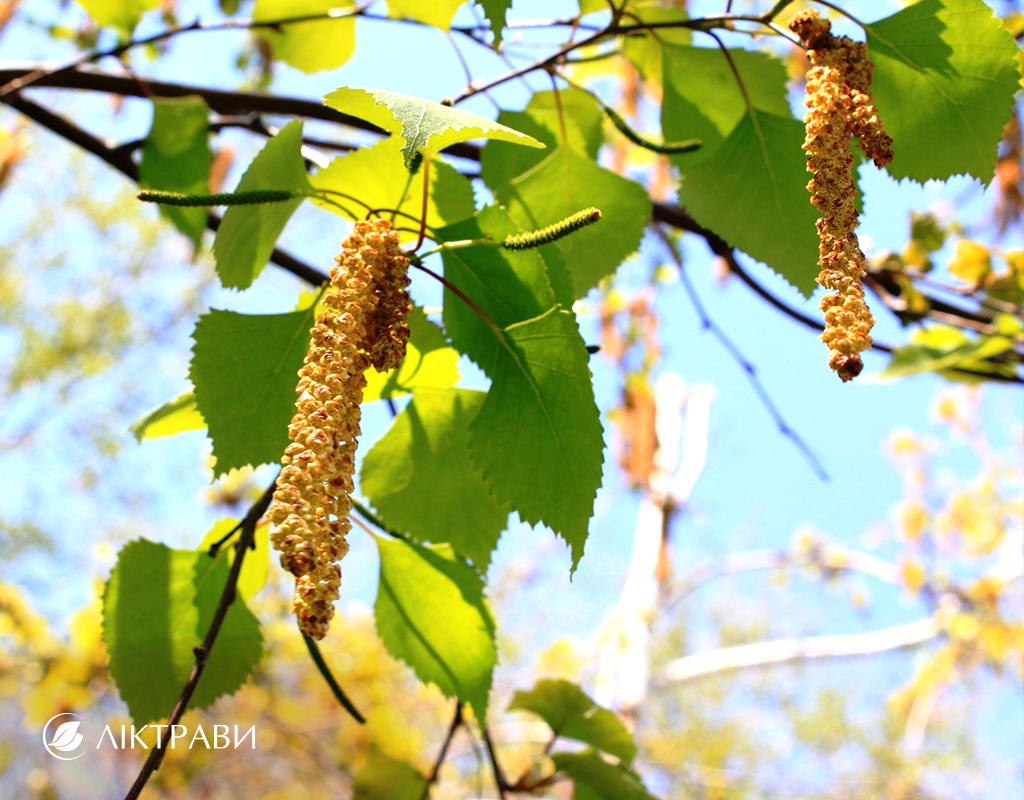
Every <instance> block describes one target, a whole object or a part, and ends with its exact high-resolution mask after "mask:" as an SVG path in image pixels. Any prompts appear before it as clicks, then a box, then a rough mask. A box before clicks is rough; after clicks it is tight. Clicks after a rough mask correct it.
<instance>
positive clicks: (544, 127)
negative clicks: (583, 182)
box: [480, 89, 604, 196]
mask: <svg viewBox="0 0 1024 800" xmlns="http://www.w3.org/2000/svg"><path fill="white" fill-rule="evenodd" d="M558 101H559V102H561V104H562V116H561V117H559V114H558V103H557V102H556V101H555V93H554V92H550V91H548V92H537V93H536V94H535V95H534V96H533V97H531V98H530V102H529V104H528V105H527V106H526V108H524V109H523V110H522V111H502V112H500V113H499V114H498V122H500V123H501V124H502V125H508V126H509V127H511V128H515V129H516V130H518V131H522V132H523V133H528V134H529V135H530V136H533V137H534V138H535V139H537V140H538V141H539V142H542V143H543V144H544V146H545V147H547V148H549V149H554V148H556V147H557V146H558V145H559V143H560V142H561V140H562V131H563V123H564V126H565V127H564V130H565V143H566V145H567V146H568V147H569V148H571V149H572V150H575V151H576V152H577V153H580V154H582V155H586V157H587V158H589V159H591V160H592V161H593V160H596V159H597V151H598V150H599V149H600V147H601V143H602V142H603V141H604V112H603V111H601V109H600V108H599V107H598V105H597V103H596V102H595V101H594V98H593V96H591V95H590V94H589V93H588V92H584V91H582V90H581V89H563V90H561V91H560V92H559V94H558ZM547 155H548V153H546V152H543V151H538V150H528V149H526V148H523V147H515V146H514V145H511V144H508V143H506V142H501V141H492V142H488V143H487V145H486V146H485V147H484V149H483V151H482V153H481V158H480V175H481V177H482V178H483V179H484V183H486V184H487V186H488V188H489V189H490V190H491V191H492V192H494V193H495V195H496V196H505V195H507V194H508V187H507V184H508V183H509V182H511V181H512V179H513V178H516V177H518V176H520V175H522V174H523V173H524V172H526V171H527V170H528V169H531V168H532V167H534V166H536V165H537V164H539V163H540V162H541V161H543V160H544V158H545V157H546V156H547Z"/></svg>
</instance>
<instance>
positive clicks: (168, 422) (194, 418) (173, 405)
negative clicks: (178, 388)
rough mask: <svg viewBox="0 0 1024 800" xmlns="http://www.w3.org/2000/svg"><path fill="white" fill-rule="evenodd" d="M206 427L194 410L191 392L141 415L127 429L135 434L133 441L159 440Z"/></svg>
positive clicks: (194, 403)
mask: <svg viewBox="0 0 1024 800" xmlns="http://www.w3.org/2000/svg"><path fill="white" fill-rule="evenodd" d="M205 427H206V420H204V419H203V415H202V414H200V413H199V409H198V408H196V397H195V394H193V393H192V391H191V390H189V391H187V392H182V393H181V394H179V395H178V396H177V397H172V398H171V399H170V400H168V401H167V402H166V403H164V404H163V405H160V406H157V407H156V408H154V409H153V410H152V411H149V412H147V413H146V414H143V415H142V416H141V417H139V418H138V419H137V420H135V422H133V423H132V426H131V427H130V428H129V429H128V430H129V431H131V432H132V433H133V434H135V441H137V442H139V443H140V444H141V443H142V440H143V439H159V438H160V437H161V436H174V435H175V434H176V433H183V432H184V431H197V430H202V429H203V428H205Z"/></svg>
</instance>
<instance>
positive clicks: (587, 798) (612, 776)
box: [551, 750, 654, 800]
mask: <svg viewBox="0 0 1024 800" xmlns="http://www.w3.org/2000/svg"><path fill="white" fill-rule="evenodd" d="M551 760H552V761H554V762H555V769H556V770H558V771H559V772H562V773H564V774H565V775H567V776H568V777H569V778H571V779H572V782H573V794H572V796H573V800H654V798H653V797H652V796H651V795H650V794H648V792H647V790H646V789H645V788H644V784H643V781H641V780H640V777H639V776H638V775H637V774H636V773H635V772H633V771H632V770H630V769H627V768H626V767H623V766H621V765H616V764H609V763H608V762H607V761H605V760H604V759H603V758H601V756H600V755H599V754H598V753H597V751H596V750H586V751H584V752H582V753H552V754H551Z"/></svg>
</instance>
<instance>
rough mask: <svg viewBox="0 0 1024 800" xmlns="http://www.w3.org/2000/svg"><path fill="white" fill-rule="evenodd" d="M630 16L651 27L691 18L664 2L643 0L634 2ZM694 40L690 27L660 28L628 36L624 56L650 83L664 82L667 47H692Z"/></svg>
mask: <svg viewBox="0 0 1024 800" xmlns="http://www.w3.org/2000/svg"><path fill="white" fill-rule="evenodd" d="M629 13H630V14H633V15H634V16H635V17H636V18H637V20H638V22H642V23H646V24H648V25H650V24H652V23H658V22H681V21H683V20H686V19H689V18H690V15H689V14H688V13H687V12H686V10H685V9H684V8H677V7H676V6H674V5H672V6H664V5H662V4H661V0H641V2H636V3H630V4H629ZM692 40H693V33H692V32H691V31H690V30H689V28H658V29H657V30H651V31H647V32H646V33H644V35H642V36H626V37H624V41H623V42H622V53H623V55H624V56H626V58H628V59H629V60H630V61H632V62H633V66H635V67H636V68H637V69H638V70H640V74H641V75H643V76H644V78H646V79H647V80H649V81H656V82H660V81H661V80H662V73H663V71H664V70H663V67H662V49H663V48H664V46H665V45H688V44H690V42H691V41H692Z"/></svg>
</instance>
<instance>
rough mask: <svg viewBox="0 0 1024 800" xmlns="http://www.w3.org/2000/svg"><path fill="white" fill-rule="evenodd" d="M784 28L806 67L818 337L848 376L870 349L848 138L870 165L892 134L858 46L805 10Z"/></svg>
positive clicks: (888, 156) (887, 155)
mask: <svg viewBox="0 0 1024 800" xmlns="http://www.w3.org/2000/svg"><path fill="white" fill-rule="evenodd" d="M790 29H791V30H793V31H794V32H795V33H797V34H798V35H799V36H800V37H801V38H802V39H803V40H804V42H805V43H806V44H807V47H808V50H807V55H808V58H809V59H810V61H811V64H812V65H813V66H812V67H811V69H810V70H809V71H808V73H807V99H806V100H805V101H804V103H805V105H806V106H807V109H808V111H807V115H806V116H805V118H804V125H805V127H806V138H805V139H804V145H803V149H804V150H805V151H806V152H807V170H808V172H810V173H811V174H812V175H813V176H814V177H813V178H812V179H811V181H810V182H809V183H808V184H807V190H808V191H809V192H810V193H811V203H813V204H814V206H815V207H816V208H817V209H818V211H819V212H820V213H821V217H820V218H819V219H818V223H817V227H818V237H819V239H820V246H819V261H818V264H819V266H820V267H821V272H820V274H819V275H818V283H820V284H821V285H822V286H824V287H825V288H826V289H830V290H832V291H833V292H834V294H829V295H827V296H826V297H825V298H824V299H823V300H822V301H821V306H820V308H821V310H822V311H824V312H825V332H824V333H823V334H822V336H821V339H822V341H824V342H825V344H826V345H827V346H828V348H829V349H830V350H831V351H832V355H831V356H830V357H829V366H830V367H831V368H832V369H833V370H834V371H835V372H836V373H838V375H839V377H840V378H842V380H843V381H848V380H851V379H853V378H855V377H856V376H857V375H859V374H860V372H861V370H862V369H863V367H864V364H863V362H862V361H861V357H860V353H861V352H862V351H863V350H867V349H869V348H870V347H871V334H870V331H871V327H872V326H873V325H874V323H875V320H874V318H873V317H872V316H871V312H870V310H869V309H868V306H867V303H866V302H865V301H864V285H863V283H862V279H863V277H864V273H865V260H864V253H863V252H862V251H861V249H860V243H859V241H858V240H857V234H856V233H855V232H854V231H855V229H856V227H857V224H858V221H857V210H856V207H855V206H854V198H855V196H856V191H857V187H856V184H855V183H854V178H853V166H854V164H853V154H852V153H851V152H850V136H854V137H855V138H856V139H857V142H858V144H859V145H860V146H861V149H863V150H864V152H865V154H866V155H867V156H868V157H869V158H872V159H873V160H874V161H875V163H876V164H877V165H878V166H883V165H885V164H887V163H889V162H890V161H891V160H892V139H891V138H889V136H888V135H887V134H886V133H885V132H884V131H883V130H882V126H881V123H880V122H879V120H878V113H877V111H876V110H875V107H874V105H873V103H872V100H871V94H870V87H871V70H872V69H873V67H872V65H871V62H870V61H869V60H868V58H867V48H866V46H865V45H864V44H863V43H861V42H853V41H851V40H850V39H847V38H846V37H835V36H833V35H832V33H831V24H830V23H829V22H828V21H827V20H823V19H821V18H820V17H819V16H818V13H817V12H816V11H813V10H806V11H802V12H800V13H799V14H797V15H796V17H794V18H793V21H792V22H790Z"/></svg>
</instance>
